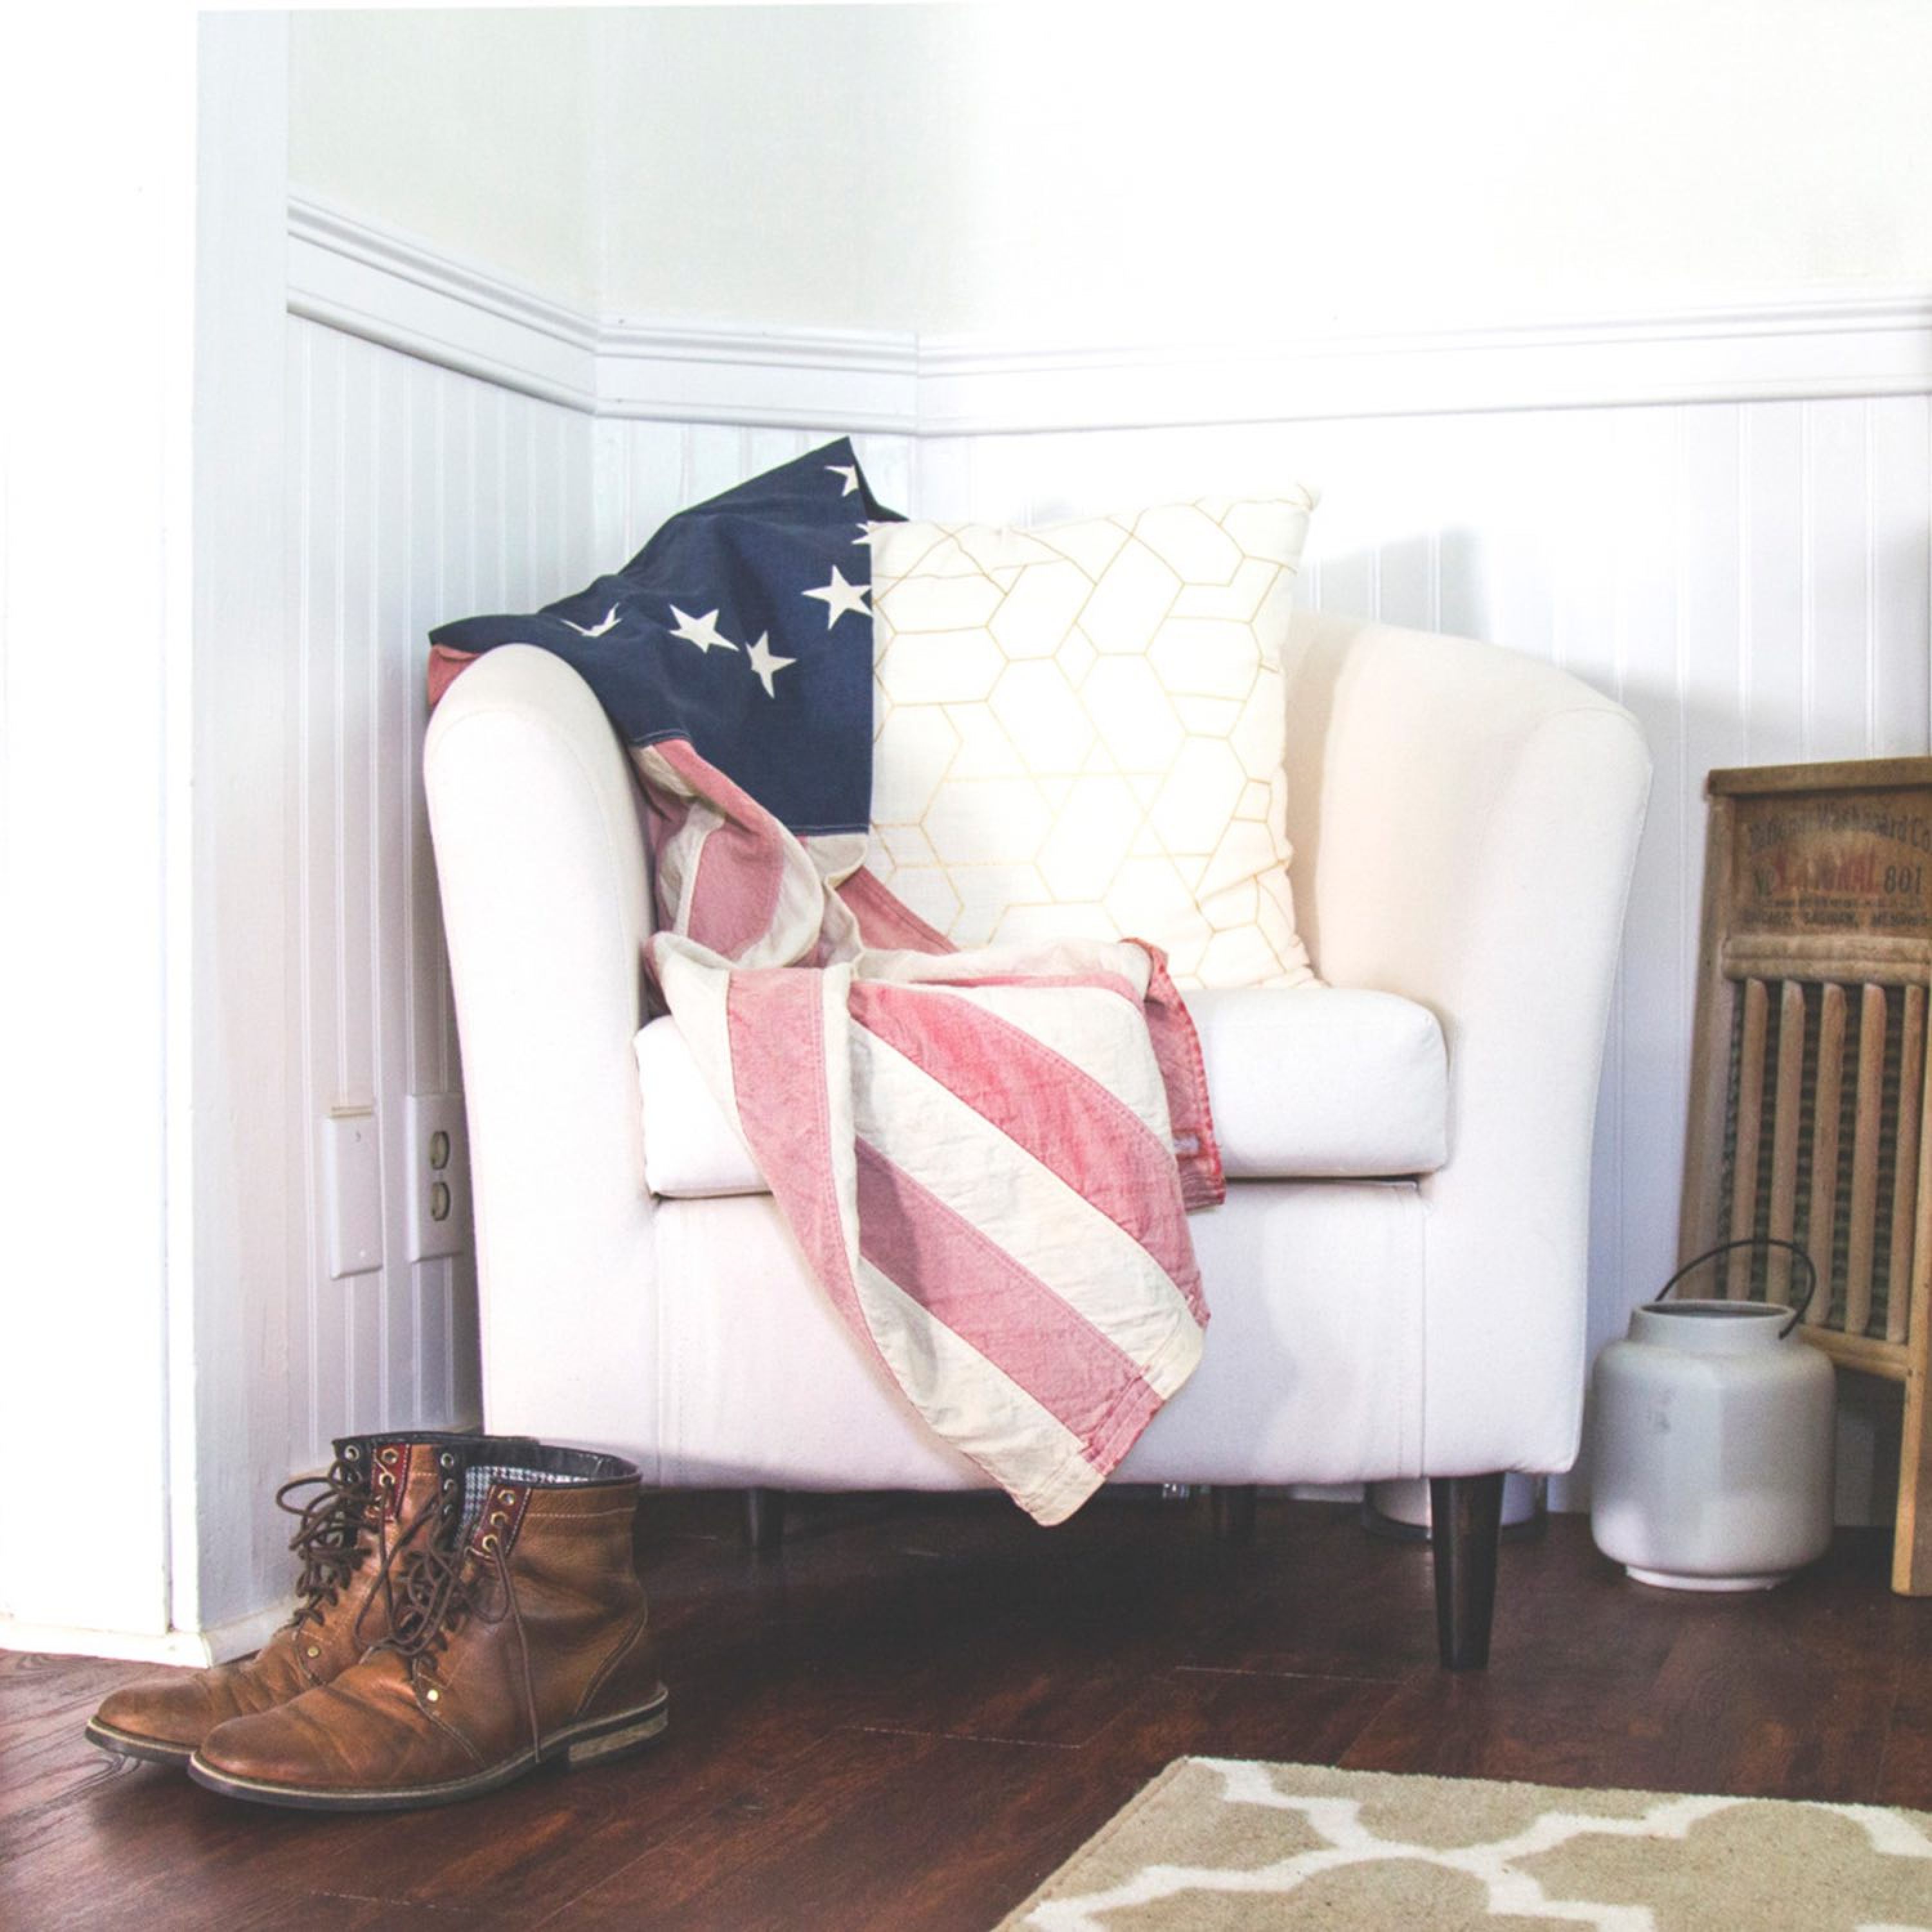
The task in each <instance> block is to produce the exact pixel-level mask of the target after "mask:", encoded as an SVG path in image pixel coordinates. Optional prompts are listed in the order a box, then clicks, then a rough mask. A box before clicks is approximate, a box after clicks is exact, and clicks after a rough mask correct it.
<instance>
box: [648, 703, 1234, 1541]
mask: <svg viewBox="0 0 1932 1932" xmlns="http://www.w3.org/2000/svg"><path fill="white" fill-rule="evenodd" d="M634 755H635V756H636V758H637V763H638V766H639V769H640V771H641V772H642V773H643V777H644V780H645V784H646V790H647V792H648V793H649V796H650V799H651V807H652V811H651V817H652V828H653V831H654V834H655V841H654V856H655V866H656V883H657V892H658V906H659V912H660V918H661V930H660V931H659V932H658V934H657V935H656V936H655V938H653V939H652V941H651V945H650V957H651V964H652V968H653V971H654V972H655V975H656V977H657V980H658V985H659V986H660V987H661V989H662V991H663V993H664V998H665V1000H666V1001H667V1004H668V1005H669V1007H670V1010H671V1012H672V1013H673V1014H674V1015H675V1016H676V1019H677V1020H678V1023H679V1027H680V1028H682V1031H683V1032H684V1034H685V1037H686V1040H687V1041H688V1043H689V1045H690V1046H691V1051H692V1053H693V1055H694V1057H695V1058H697V1061H698V1064H699V1065H700V1067H702V1068H703V1070H705V1072H706V1074H707V1076H709V1079H710V1081H711V1084H712V1087H713V1088H714V1090H715V1092H716V1094H717V1096H718V1100H719V1102H720V1103H721V1105H722V1106H724V1108H725V1109H726V1111H727V1114H728V1115H730V1117H731V1118H732V1119H733V1121H735V1123H736V1125H737V1127H738V1128H739V1132H740V1133H741V1134H742V1136H743V1138H744V1139H745V1144H746V1145H747V1146H748V1148H750V1150H751V1153H752V1154H753V1156H754V1158H755V1159H756V1160H757V1163H758V1165H759V1166H760V1169H762V1171H763V1174H764V1175H765V1178H766V1181H768V1183H769V1185H770V1187H771V1189H772V1194H773V1195H774V1196H775V1198H776V1199H777V1201H778V1205H779V1207H780V1208H781V1211H783V1213H784V1215H785V1217H786V1219H787V1221H788V1223H790V1226H791V1229H792V1231H793V1234H794V1235H796V1238H797V1239H798V1241H799V1244H800V1247H801V1248H802V1250H803V1251H804V1253H805V1257H806V1259H807V1260H808V1262H809V1264H810V1265H811V1268H812V1271H813V1272H814V1274H815V1275H816V1276H817V1278H818V1280H820V1282H821V1283H823V1286H824V1287H825V1289H826V1292H827V1294H828V1295H829V1296H830V1297H831V1298H832V1303H833V1304H834V1306H835V1307H836V1308H837V1309H838V1311H839V1313H840V1314H841V1316H843V1317H844V1319H845V1320H846V1321H847V1322H848V1323H849V1324H850V1326H851V1327H852V1328H853V1330H854V1331H856V1333H857V1334H859V1335H860V1336H862V1337H864V1338H865V1340H867V1341H868V1343H870V1344H871V1346H872V1347H873V1348H874V1349H875V1350H876V1352H877V1354H878V1355H879V1357H880V1360H881V1361H883V1363H884V1364H885V1366H886V1368H887V1369H888V1370H889V1371H890V1373H891V1374H892V1376H893V1378H894V1379H895V1381H896V1382H897V1383H898V1386H899V1387H900V1388H901V1390H902V1391H904V1394H905V1395H906V1397H907V1400H909V1401H910V1403H912V1405H913V1407H914V1409H916V1410H917V1412H919V1415H921V1416H922V1417H923V1418H925V1420H926V1421H927V1423H928V1424H929V1425H930V1426H931V1427H933V1428H934V1429H935V1430H937V1431H938V1433H940V1434H941V1436H944V1438H945V1439H947V1441H948V1442H950V1443H952V1444H953V1445H955V1446H956V1447H957V1448H959V1449H961V1450H962V1451H964V1452H965V1454H968V1456H970V1457H972V1458H973V1459H974V1460H975V1461H976V1462H977V1463H979V1464H980V1466H981V1467H982V1468H983V1469H985V1470H986V1472H987V1473H988V1474H989V1475H990V1476H991V1477H992V1478H993V1479H994V1481H996V1482H998V1484H1000V1485H1001V1487H1003V1488H1004V1489H1006V1490H1007V1491H1008V1492H1009V1493H1010V1494H1011V1495H1012V1496H1013V1497H1014V1499H1016V1501H1017V1502H1019V1504H1020V1505H1022V1507H1023V1508H1025V1509H1026V1510H1027V1511H1028V1512H1029V1513H1030V1514H1032V1515H1033V1516H1034V1517H1036V1518H1037V1520H1040V1522H1042V1523H1057V1522H1058V1521H1060V1520H1061V1519H1063V1518H1064V1517H1067V1516H1068V1515H1070V1514H1071V1513H1072V1512H1073V1511H1074V1510H1076V1509H1077V1508H1079V1505H1081V1504H1082V1502H1085V1500H1086V1499H1087V1497H1088V1496H1090V1495H1091V1493H1093V1491H1094V1489H1095V1488H1097V1487H1098V1486H1099V1484H1100V1483H1101V1482H1102V1481H1103V1480H1104V1479H1105V1478H1106V1475H1107V1474H1108V1472H1109V1471H1110V1470H1112V1469H1113V1468H1114V1466H1115V1464H1116V1463H1118V1462H1119V1460H1120V1459H1121V1457H1122V1456H1124V1454H1126V1453H1127V1449H1128V1448H1130V1446H1131V1445H1132V1444H1133V1441H1134V1439H1135V1438H1136V1436H1138V1435H1139V1433H1140V1432H1141V1430H1142V1429H1143V1428H1145V1427H1146V1425H1147V1424H1148V1421H1150V1420H1151V1418H1153V1416H1154V1414H1155V1413H1156V1412H1157V1410H1158V1409H1159V1408H1160V1405H1161V1404H1162V1403H1163V1401H1165V1400H1166V1399H1167V1397H1169V1396H1170V1395H1172V1394H1173V1393H1174V1391H1175V1390H1176V1389H1178V1388H1180V1386H1181V1384H1182V1383H1183V1382H1185V1381H1186V1380H1187V1377H1188V1376H1189V1374H1190V1373H1191V1372H1192V1371H1193V1367H1194V1365H1195V1364H1196V1362H1197V1361H1199V1358H1200V1353H1201V1343H1202V1328H1203V1327H1204V1325H1205V1322H1206V1321H1207V1319H1208V1312H1207V1308H1206V1305H1205V1303H1204V1302H1203V1301H1202V1295H1201V1283H1200V1276H1199V1271H1198V1270H1197V1268H1196V1265H1195V1262H1194V1256H1193V1247H1192V1244H1191V1243H1190V1240H1189V1237H1188V1231H1187V1208H1188V1207H1189V1206H1190V1205H1201V1204H1202V1203H1204V1202H1208V1201H1211V1200H1215V1199H1219V1198H1220V1192H1221V1178H1220V1162H1219V1159H1218V1157H1217V1154H1216V1153H1215V1150H1214V1133H1213V1128H1212V1124H1211V1119H1210V1118H1209V1115H1208V1108H1207V1095H1206V1089H1205V1082H1203V1081H1202V1077H1201V1071H1200V1057H1199V1050H1198V1048H1197V1047H1196V1045H1195V1043H1194V1040H1193V1031H1192V1028H1191V1025H1190V1023H1189V1022H1188V1020H1187V1015H1186V1013H1185V1010H1184V1009H1183V1008H1182V1007H1181V1003H1180V1001H1179V999H1178V997H1176V996H1175V994H1174V992H1173V989H1172V986H1171V984H1169V983H1168V982H1167V981H1166V974H1165V972H1164V970H1163V968H1162V965H1161V962H1160V959H1159V956H1157V955H1156V954H1154V953H1151V951H1150V950H1148V949H1147V948H1145V947H1141V946H1139V945H1136V944H1133V943H1121V944H1095V943H1091V942H1084V941H1083V942H1068V943H1065V944H1060V945H1058V946H1053V947H1028V948H1025V949H1001V950H989V951H986V952H982V953H952V952H948V951H946V950H944V947H945V942H944V941H943V940H941V939H940V938H938V935H936V934H934V933H933V932H932V931H931V929H929V928H926V927H925V926H922V924H921V923H920V922H919V921H918V920H917V919H916V918H915V917H914V916H913V915H912V914H911V913H909V912H907V911H906V910H905V909H904V907H901V906H899V905H898V902H897V901H895V900H894V899H892V897H891V895H890V894H889V893H888V892H886V891H885V889H884V888H883V887H882V886H879V885H878V884H877V881H876V880H872V879H871V877H870V875H869V874H863V873H859V872H857V871H856V865H857V861H858V858H859V855H860V853H861V852H862V847H863V841H862V840H855V839H850V838H847V839H844V840H838V841H829V840H827V841H818V840H808V841H799V840H798V839H796V838H793V836H792V835H790V833H789V832H787V831H786V830H785V829H784V828H783V827H782V826H780V825H778V823H776V821H775V820H773V819H772V817H770V816H769V814H767V813H766V812H765V811H763V809H762V808H760V806H759V805H757V803H756V802H755V801H754V800H753V799H750V798H749V797H748V796H746V795H745V793H743V792H742V790H739V788H738V787H736V786H733V785H732V784H730V781H728V780H727V779H725V778H723V776H722V775H721V774H719V773H717V772H714V771H712V769H710V768H709V766H706V764H705V763H704V762H703V760H702V759H700V758H699V757H697V754H696V753H695V752H694V751H693V750H692V748H691V746H690V745H688V744H686V743H684V742H681V741H673V742H667V743H661V744H658V745H650V746H648V747H640V748H639V749H638V750H637V752H636V754H634Z"/></svg>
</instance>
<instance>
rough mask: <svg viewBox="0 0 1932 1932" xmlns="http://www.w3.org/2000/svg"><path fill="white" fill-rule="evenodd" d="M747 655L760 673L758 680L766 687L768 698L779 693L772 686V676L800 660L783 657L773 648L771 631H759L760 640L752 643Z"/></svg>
mask: <svg viewBox="0 0 1932 1932" xmlns="http://www.w3.org/2000/svg"><path fill="white" fill-rule="evenodd" d="M745 656H746V657H747V658H749V659H750V661H751V668H752V669H753V670H754V671H756V672H757V674H758V682H760V684H762V685H763V686H764V687H765V695H766V697H777V695H778V693H777V692H776V691H774V690H773V689H772V678H773V677H774V676H775V675H776V674H777V673H778V672H780V671H781V670H784V667H785V666H786V665H787V664H796V662H797V661H798V660H797V659H796V658H781V657H780V656H778V655H777V654H776V653H775V652H774V651H773V650H772V646H771V633H770V632H769V631H760V632H759V633H758V641H757V643H755V644H754V645H752V646H751V648H750V649H748V650H747V651H746V652H745Z"/></svg>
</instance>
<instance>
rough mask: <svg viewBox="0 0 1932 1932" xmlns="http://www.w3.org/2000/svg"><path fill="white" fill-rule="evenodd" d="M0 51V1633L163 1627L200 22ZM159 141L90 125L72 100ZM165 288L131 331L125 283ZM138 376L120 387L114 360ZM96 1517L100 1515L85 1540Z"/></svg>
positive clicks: (171, 19) (66, 23) (76, 20)
mask: <svg viewBox="0 0 1932 1932" xmlns="http://www.w3.org/2000/svg"><path fill="white" fill-rule="evenodd" d="M193 47H194V40H193V31H192V28H191V26H190V23H188V21H187V19H186V18H185V17H184V16H177V15H175V14H172V13H162V12H160V11H158V10H157V11H154V12H152V13H143V14H142V15H140V16H139V17H133V18H130V20H128V21H127V23H126V26H125V31H124V34H123V36H122V37H121V39H120V40H119V41H118V44H117V46H116V49H115V59H114V60H113V61H112V62H106V63H104V62H101V59H100V58H99V31H98V23H95V22H94V21H93V20H91V19H89V18H88V17H85V16H83V15H82V14H80V13H71V14H65V15H49V17H47V18H46V20H44V21H43V22H41V23H39V28H38V31H37V37H36V42H35V47H34V58H33V59H32V60H31V61H28V60H25V59H11V58H10V59H8V60H7V61H5V62H0V159H4V163H5V172H6V177H7V180H8V181H10V182H12V183H15V184H25V183H28V182H33V183H35V184H38V185H39V188H40V190H43V191H36V192H34V193H27V192H25V191H18V192H16V191H10V192H9V193H7V196H5V199H4V210H5V216H4V218H5V259H6V260H7V262H8V263H9V264H10V266H11V268H12V269H13V292H12V293H11V295H10V299H9V300H8V301H7V302H6V304H5V305H4V309H0V329H4V341H3V342H0V421H3V422H4V434H0V474H3V475H4V482H0V872H3V873H4V876H3V877H0V1095H4V1096H5V1106H4V1108H0V1227H4V1229H5V1246H4V1249H0V1463H4V1465H5V1467H6V1469H7V1470H8V1471H9V1472H11V1474H10V1479H9V1480H8V1481H7V1482H6V1483H5V1484H4V1485H0V1642H8V1643H11V1642H16V1641H18V1642H23V1643H33V1642H34V1641H35V1640H36V1639H37V1636H38V1635H40V1634H42V1633H43V1631H44V1630H45V1629H46V1628H47V1627H49V1626H76V1625H79V1626H85V1627H87V1628H92V1629H95V1630H101V1631H133V1632H139V1633H141V1634H144V1635H145V1636H146V1637H148V1638H150V1639H152V1640H157V1641H158V1640H160V1639H161V1637H163V1634H164V1633H165V1632H166V1629H167V1628H168V1619H169V1574H168V1573H169V1550H168V1516H167V1494H166V1485H165V1481H164V1475H165V1471H166V1453H167V1422H168V1415H167V1393H168V1392H167V1385H166V1349H167V1317H168V1307H167V1302H166V1267H165V1258H166V1248H167V1245H168V1238H169V1200H168V1196H167V1191H166V1168H165V1160H164V1152H165V1149H166V1142H167V1136H168V1101H169V1095H168V1090H167V1086H166V1077H165V1072H164V1067H165V1061H164V1053H163V1046H164V1041H165V1040H166V1036H167V1033H168V1014H167V1010H166V1004H165V989H166V951H167V944H168V928H167V904H166V897H165V879H164V865H163V859H164V855H165V853H166V851H167V850H168V849H169V844H170V842H171V840H172V835H173V832H172V826H173V823H174V814H175V810H176V808H177V807H178V804H179V802H180V801H179V798H178V794H177V793H175V790H174V789H173V787H172V782H171V779H172V772H171V769H170V765H169V757H168V750H169V745H168V739H169V695H170V682H169V679H170V668H171V655H172V652H175V650H176V649H178V646H179V645H180V643H181V640H182V639H183V637H184V633H185V631H186V628H187V610H186V602H185V599H186V592H187V553H186V549H185V544H184V538H185V536H186V532H187V520H188V488H189V476H188V464H187V456H188V447H187V443H188V438H187V429H188V421H189V410H190V335H189V330H190V316H191V314H192V284H191V277H192V273H193V257H192V250H191V248H188V247H184V245H183V243H184V239H185V238H188V237H190V236H192V233H193V114H194V69H193ZM83 98H84V99H86V101H88V102H89V104H90V106H89V113H90V117H91V121H92V124H95V125H99V124H105V125H107V126H108V127H113V128H115V129H117V130H120V131H121V133H122V134H123V136H124V137H125V138H126V139H127V140H128V142H130V145H133V147H134V148H135V149H136V151H137V152H138V153H139V157H140V160H139V166H131V167H130V166H129V165H128V164H127V154H126V153H125V152H124V151H123V150H122V149H121V148H118V147H117V146H116V145H115V144H114V143H113V142H111V141H110V142H96V141H95V140H93V139H87V138H79V137H77V134H76V132H75V128H76V122H75V120H74V115H73V113H72V111H71V104H73V103H74V102H76V101H80V100H82V99H83ZM130 290H139V292H140V305H139V311H138V322H137V323H136V326H130V312H129V308H128V305H127V296H128V293H129V292H130ZM109 371H111V372H113V374H112V380H104V372H109ZM77 1530H78V1532H79V1533H76V1532H77Z"/></svg>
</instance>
